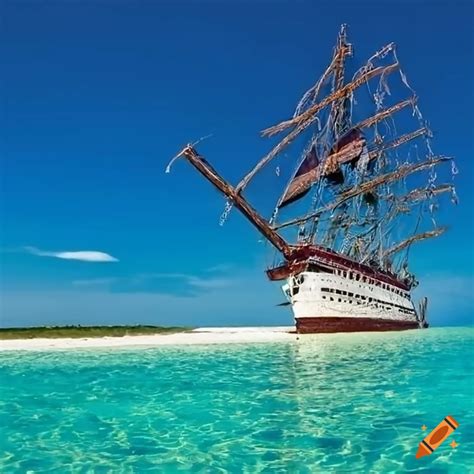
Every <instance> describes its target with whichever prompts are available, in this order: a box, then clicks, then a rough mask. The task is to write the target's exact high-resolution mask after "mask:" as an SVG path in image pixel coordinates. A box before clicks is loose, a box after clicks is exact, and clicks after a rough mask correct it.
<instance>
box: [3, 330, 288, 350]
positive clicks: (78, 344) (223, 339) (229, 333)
mask: <svg viewBox="0 0 474 474" xmlns="http://www.w3.org/2000/svg"><path fill="white" fill-rule="evenodd" d="M290 331H294V327H239V328H229V327H228V328H198V329H194V330H193V331H191V332H186V333H176V334H156V335H148V336H123V337H96V338H95V337H94V338H68V339H66V338H58V339H47V338H37V339H11V340H4V341H1V340H0V351H18V350H26V351H28V350H30V351H31V350H33V351H34V350H45V349H47V350H49V349H73V348H90V347H127V346H167V345H185V344H224V343H225V344H228V343H254V342H276V341H293V340H295V339H296V334H290Z"/></svg>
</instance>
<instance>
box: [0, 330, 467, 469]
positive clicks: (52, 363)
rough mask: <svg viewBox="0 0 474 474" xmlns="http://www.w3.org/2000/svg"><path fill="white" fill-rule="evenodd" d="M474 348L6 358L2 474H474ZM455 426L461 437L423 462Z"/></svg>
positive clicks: (368, 338)
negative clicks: (435, 441)
mask: <svg viewBox="0 0 474 474" xmlns="http://www.w3.org/2000/svg"><path fill="white" fill-rule="evenodd" d="M473 340H474V329H472V328H470V329H467V328H446V329H444V328H439V329H438V328H435V329H429V330H426V331H407V332H402V333H373V334H370V333H364V334H341V335H320V336H311V337H305V338H300V340H299V341H296V342H292V343H286V342H285V343H270V344H235V345H233V344H229V345H208V346H181V347H160V348H149V349H144V348H139V349H138V348H137V349H130V348H128V349H113V350H110V349H93V350H84V349H83V350H68V351H54V352H45V351H42V352H0V400H1V402H0V422H1V426H0V430H1V432H0V457H1V458H0V472H2V473H17V472H18V473H46V472H47V473H55V472H57V473H68V472H74V473H76V472H77V473H89V472H97V473H102V472H103V473H109V472H114V473H115V472H118V473H139V472H165V473H167V472H170V473H173V472H179V471H182V472H202V473H208V472H211V473H212V472H216V473H217V472H230V473H241V472H245V473H259V472H262V473H263V472H265V473H273V472H277V473H278V472H281V473H283V472H285V473H286V472H290V473H293V472H294V473H299V472H301V473H310V472H311V473H315V472H316V473H318V472H322V473H328V472H337V473H341V472H347V473H358V472H361V473H365V472H371V473H372V472H373V473H392V472H394V473H396V472H400V473H402V472H426V473H468V472H471V473H472V472H474V410H473V408H474V401H473V399H474V383H473V382H474V377H473V364H474V362H473V359H474V357H473V349H474V347H473ZM447 415H452V416H453V417H454V418H455V419H456V420H457V421H458V422H459V424H460V426H459V428H458V429H457V430H456V431H455V432H454V433H453V434H452V435H451V436H450V437H449V438H448V440H447V441H446V442H445V443H444V444H443V445H441V446H440V447H439V449H438V450H436V451H435V452H434V453H433V454H432V455H431V456H427V457H424V458H421V459H415V453H416V451H417V446H418V443H419V442H420V441H421V440H422V439H423V438H424V436H426V434H427V433H429V431H430V430H431V429H433V428H434V427H435V426H436V425H437V424H438V423H439V422H440V421H441V420H442V419H443V418H444V417H445V416H447ZM422 425H426V426H427V427H428V430H427V431H422V428H421V427H422ZM453 439H454V440H455V441H456V442H457V443H459V445H458V446H457V448H452V447H451V446H450V445H449V443H450V442H451V441H452V440H453Z"/></svg>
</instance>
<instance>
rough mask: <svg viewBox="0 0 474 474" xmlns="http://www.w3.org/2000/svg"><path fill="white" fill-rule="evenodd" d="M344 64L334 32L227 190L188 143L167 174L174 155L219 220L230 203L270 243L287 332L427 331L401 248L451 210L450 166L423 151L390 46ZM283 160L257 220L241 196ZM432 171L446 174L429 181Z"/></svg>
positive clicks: (413, 100) (420, 124)
mask: <svg viewBox="0 0 474 474" xmlns="http://www.w3.org/2000/svg"><path fill="white" fill-rule="evenodd" d="M353 58H354V55H353V47H352V45H351V44H350V43H348V40H347V31H346V25H342V26H341V29H340V32H339V34H338V38H337V43H336V46H335V48H334V51H333V56H332V60H331V62H330V64H329V66H328V67H327V69H326V70H325V71H324V73H323V75H322V76H321V77H320V78H319V79H318V80H317V82H316V83H315V84H314V85H313V86H312V87H311V88H310V89H309V90H308V91H307V92H306V93H305V94H304V95H303V97H302V99H301V100H300V101H299V103H298V104H297V107H296V109H295V111H294V113H293V115H292V116H291V117H290V118H288V119H287V120H284V121H282V122H281V123H279V124H277V125H275V126H272V127H269V128H267V129H265V130H263V132H262V134H263V136H267V137H271V136H276V135H280V136H281V138H280V139H279V140H278V141H277V143H276V144H275V145H274V146H273V148H272V149H271V150H270V151H269V152H268V153H267V154H266V155H265V156H264V157H263V158H262V159H261V160H260V161H259V162H258V163H257V164H256V165H255V166H254V167H253V168H252V169H251V170H250V171H249V172H248V173H247V174H246V175H245V176H244V177H243V179H242V180H241V181H240V182H239V183H238V184H237V185H236V186H233V185H231V184H230V183H229V182H227V181H226V180H225V179H224V178H223V177H222V176H220V175H219V173H218V172H217V171H216V170H215V169H214V168H213V167H212V165H211V164H210V163H209V162H208V161H207V160H206V159H205V158H204V157H203V156H201V155H200V154H199V153H198V151H197V150H196V148H195V144H194V145H187V146H186V147H185V148H184V149H183V150H182V151H181V152H180V153H179V154H178V155H177V156H175V157H174V158H173V160H172V161H171V162H170V164H169V165H168V168H167V172H169V170H170V166H171V164H172V162H173V161H174V160H176V159H177V158H179V157H184V158H186V159H187V160H188V161H189V163H191V165H193V166H194V167H195V168H196V169H197V170H198V171H199V172H200V173H201V174H202V175H203V176H204V177H205V178H206V179H207V180H209V181H210V182H211V183H212V184H213V185H214V186H215V187H216V188H217V189H218V190H219V191H221V193H223V194H224V196H225V197H226V198H227V202H226V207H225V210H224V213H223V216H222V217H221V223H222V222H224V221H225V219H226V218H227V216H228V214H229V212H230V211H231V209H232V208H233V207H235V208H237V209H238V210H239V211H240V212H241V213H242V214H243V215H244V216H245V217H246V218H247V219H248V220H249V221H250V222H251V223H252V224H253V225H254V226H255V227H256V228H257V229H258V230H259V232H260V233H261V234H262V235H263V237H264V238H265V239H266V240H267V241H268V242H269V243H270V244H271V245H272V246H273V247H274V249H275V251H276V255H277V257H278V261H276V262H275V264H274V265H272V266H271V267H270V268H268V269H267V271H266V273H267V276H268V278H269V279H270V280H272V281H280V282H284V284H283V286H282V289H283V292H284V294H285V296H286V298H287V303H285V304H287V305H291V306H292V309H293V313H294V318H295V323H296V331H297V332H298V333H328V332H353V331H388V330H404V329H414V328H423V327H427V326H428V323H427V320H426V307H427V300H426V298H424V299H423V300H422V301H421V302H420V304H419V306H418V307H416V305H415V304H414V302H413V298H412V290H413V289H414V288H415V287H416V286H417V284H418V282H417V280H416V278H415V276H414V275H413V274H412V273H411V271H410V269H409V265H408V259H409V255H410V248H411V246H412V245H413V244H414V243H416V242H420V241H424V240H426V239H430V238H433V237H437V236H439V235H441V234H442V233H443V232H444V231H445V227H442V226H438V225H437V222H436V220H435V213H436V211H437V210H438V208H439V201H440V199H441V198H442V195H447V196H448V197H450V199H451V201H452V202H453V203H456V202H457V197H456V192H455V188H454V186H453V184H452V182H453V179H452V178H453V177H454V175H455V174H456V173H457V170H456V167H455V164H454V161H453V160H452V159H451V158H449V157H447V156H444V155H435V154H434V153H433V151H432V148H431V138H432V133H431V131H430V129H429V127H428V125H427V122H426V121H425V120H424V118H423V116H422V114H421V112H420V109H419V107H418V105H417V102H418V101H417V96H416V94H415V92H414V90H413V89H412V88H411V86H410V85H409V83H408V81H407V78H406V75H405V74H404V72H403V71H402V69H401V65H400V62H399V61H398V58H397V54H396V47H395V44H394V43H390V44H387V45H386V46H384V47H383V48H381V49H379V50H378V51H377V52H376V53H375V54H373V55H372V56H371V57H370V58H369V60H368V61H367V62H365V63H363V64H362V67H359V68H358V69H357V70H356V71H355V73H354V74H353V75H352V77H350V76H349V75H348V71H349V61H348V60H349V59H351V62H353V61H354V59H353ZM392 81H396V82H395V84H392ZM400 89H401V93H400ZM407 91H408V92H407ZM400 95H401V97H400ZM364 101H365V102H364ZM413 123H414V124H415V125H413ZM290 145H291V147H290ZM288 147H290V148H292V149H293V151H292V152H290V151H288V150H289V149H290V148H288ZM283 150H286V152H285V153H284V154H283V153H282V151H283ZM288 156H293V157H296V160H295V159H293V160H290V159H289V158H288ZM290 161H291V163H292V167H293V169H292V170H291V171H292V172H291V174H289V175H288V180H287V184H286V186H285V187H283V186H282V188H283V192H282V193H281V195H280V197H279V199H278V200H277V201H276V205H275V207H274V210H273V212H272V213H271V217H270V218H269V219H266V218H264V217H263V216H262V214H261V213H259V212H257V210H256V209H255V208H254V207H253V206H252V205H251V204H250V203H249V201H248V199H247V198H246V197H245V195H244V190H245V189H246V188H247V186H248V185H249V184H250V183H251V182H254V180H255V178H256V175H257V174H259V173H261V172H262V170H264V169H268V168H269V165H270V163H273V164H278V166H277V167H276V175H278V176H279V177H280V178H281V177H282V176H283V174H284V173H283V172H282V168H284V167H285V166H286V167H288V163H289V162H290ZM295 161H296V166H295ZM446 164H448V167H447V168H446ZM443 165H444V166H443ZM449 165H450V166H449ZM443 169H444V171H446V170H447V171H448V173H449V174H450V177H449V179H448V181H447V182H442V183H439V182H438V172H439V171H440V170H441V171H442V170H443ZM269 214H270V213H269Z"/></svg>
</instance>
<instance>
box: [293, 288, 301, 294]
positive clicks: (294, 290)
mask: <svg viewBox="0 0 474 474" xmlns="http://www.w3.org/2000/svg"><path fill="white" fill-rule="evenodd" d="M299 292H300V287H299V286H294V287H293V296H295V295H297V294H298V293H299Z"/></svg>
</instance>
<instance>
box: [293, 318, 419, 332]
mask: <svg viewBox="0 0 474 474" xmlns="http://www.w3.org/2000/svg"><path fill="white" fill-rule="evenodd" d="M418 327H419V325H418V322H417V321H397V320H390V319H377V318H358V317H317V318H296V332H298V333H300V334H312V333H333V332H363V331H403V330H406V329H416V328H418Z"/></svg>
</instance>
